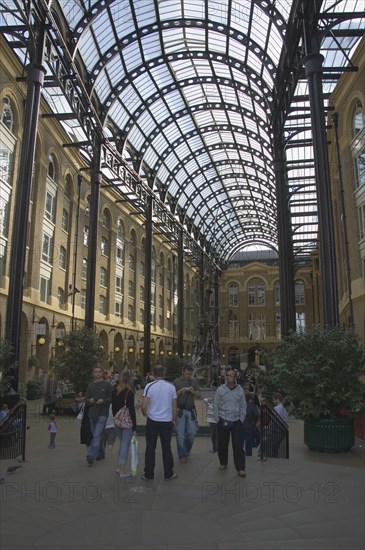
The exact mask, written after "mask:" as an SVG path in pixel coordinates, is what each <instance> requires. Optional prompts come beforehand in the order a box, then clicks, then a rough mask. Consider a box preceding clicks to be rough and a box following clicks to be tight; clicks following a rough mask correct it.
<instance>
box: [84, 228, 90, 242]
mask: <svg viewBox="0 0 365 550" xmlns="http://www.w3.org/2000/svg"><path fill="white" fill-rule="evenodd" d="M83 235H84V236H83V243H84V246H89V228H88V226H87V225H85V226H84V232H83Z"/></svg>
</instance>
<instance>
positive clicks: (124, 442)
mask: <svg viewBox="0 0 365 550" xmlns="http://www.w3.org/2000/svg"><path fill="white" fill-rule="evenodd" d="M115 430H116V432H117V436H118V437H119V440H120V445H119V452H118V464H122V465H123V466H125V464H127V460H128V452H129V447H130V444H131V439H132V428H115Z"/></svg>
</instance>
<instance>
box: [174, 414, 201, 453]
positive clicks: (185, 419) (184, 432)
mask: <svg viewBox="0 0 365 550" xmlns="http://www.w3.org/2000/svg"><path fill="white" fill-rule="evenodd" d="M196 431H197V423H196V420H192V418H191V411H188V410H186V409H180V410H179V414H178V416H177V417H176V424H175V432H176V443H177V455H178V457H179V458H185V457H186V456H187V455H188V454H189V453H190V451H191V448H192V446H193V443H194V438H195V434H196Z"/></svg>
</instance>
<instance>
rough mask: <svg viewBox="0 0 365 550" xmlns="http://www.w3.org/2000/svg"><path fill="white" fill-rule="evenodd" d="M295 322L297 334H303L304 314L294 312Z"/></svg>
mask: <svg viewBox="0 0 365 550" xmlns="http://www.w3.org/2000/svg"><path fill="white" fill-rule="evenodd" d="M295 321H296V330H297V332H303V331H304V330H305V313H304V312H296V314H295Z"/></svg>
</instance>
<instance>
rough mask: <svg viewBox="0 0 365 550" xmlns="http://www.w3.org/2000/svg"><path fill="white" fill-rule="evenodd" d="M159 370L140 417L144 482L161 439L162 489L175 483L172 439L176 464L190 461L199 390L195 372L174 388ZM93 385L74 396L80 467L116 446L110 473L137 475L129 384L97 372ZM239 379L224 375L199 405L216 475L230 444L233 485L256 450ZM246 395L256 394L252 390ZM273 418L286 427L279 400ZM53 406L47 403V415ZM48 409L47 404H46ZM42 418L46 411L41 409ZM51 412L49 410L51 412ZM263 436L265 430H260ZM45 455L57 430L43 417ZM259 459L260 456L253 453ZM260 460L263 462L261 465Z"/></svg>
mask: <svg viewBox="0 0 365 550" xmlns="http://www.w3.org/2000/svg"><path fill="white" fill-rule="evenodd" d="M164 374H165V373H164V368H163V366H162V365H156V367H155V368H154V370H153V373H152V374H150V375H149V377H148V381H147V382H146V384H145V386H144V389H143V396H142V403H141V412H142V414H143V415H144V416H145V417H146V430H145V437H146V449H145V457H144V458H145V463H144V472H143V474H142V479H143V480H144V481H147V482H148V481H152V480H153V479H154V475H155V466H156V464H155V463H156V446H157V441H158V439H160V445H161V450H162V462H163V472H164V478H165V480H167V481H170V480H173V479H175V478H176V477H177V475H176V473H175V472H174V458H173V452H172V449H171V440H172V436H173V432H174V431H175V435H176V447H177V456H178V460H179V462H180V463H181V464H184V463H186V462H187V461H188V459H189V457H190V455H191V451H192V447H193V444H194V438H195V435H196V433H197V431H198V417H197V410H196V405H195V399H201V389H200V386H199V382H198V380H197V379H196V378H194V377H193V367H191V366H184V367H183V369H182V372H181V376H180V377H178V378H177V379H176V380H174V381H173V383H170V382H168V381H166V380H165V379H164ZM92 377H93V381H92V382H90V384H89V385H88V387H87V389H86V392H85V394H82V393H80V394H78V396H77V397H76V402H77V406H78V416H77V418H78V419H79V420H80V421H81V423H80V442H81V444H83V445H85V446H86V462H87V464H88V465H89V466H93V464H94V462H95V461H98V460H103V459H104V458H105V457H106V455H108V454H109V455H110V454H111V452H112V449H113V447H114V444H115V442H116V441H117V440H118V442H119V449H118V457H117V468H116V473H117V474H118V476H119V477H120V478H127V477H130V476H131V475H135V473H136V465H137V462H136V461H137V460H138V459H137V455H136V452H137V440H136V429H137V426H136V423H137V421H136V405H135V384H134V379H133V377H132V376H131V373H130V372H129V371H128V370H126V371H123V372H122V373H121V375H120V376H113V377H110V376H106V375H105V373H104V372H103V369H102V368H101V366H100V365H99V364H96V365H94V367H93V369H92ZM242 381H243V379H242V377H241V376H240V373H239V372H238V371H237V370H235V369H230V370H228V371H227V372H226V373H225V379H224V380H221V381H220V384H219V385H218V386H217V387H216V388H215V391H214V397H213V398H205V399H204V404H205V405H206V407H207V421H208V423H209V429H210V439H211V443H212V449H211V451H210V452H211V453H217V455H218V460H219V464H218V468H219V470H222V471H223V470H226V469H227V467H228V455H229V447H230V443H231V447H232V454H233V463H234V467H235V469H236V470H237V474H238V476H239V477H246V456H252V451H253V448H255V447H256V448H260V444H261V445H264V442H263V441H262V442H260V430H259V426H260V401H259V400H258V398H257V395H256V393H255V392H254V391H249V392H248V393H245V389H244V384H243V382H242ZM249 389H250V390H253V389H254V387H253V386H250V388H249ZM273 399H274V405H275V407H274V409H273V411H274V415H276V416H277V417H278V418H279V419H280V421H281V422H282V423H283V424H285V425H287V423H288V412H287V409H286V406H284V404H283V399H282V396H281V394H279V393H276V394H274V396H273ZM53 404H54V402H53V401H52V407H53ZM47 406H48V403H47ZM45 410H46V407H45ZM51 410H52V409H51ZM266 429H269V427H266ZM270 429H271V436H272V437H271V443H270V448H269V449H268V448H267V445H266V448H265V455H266V456H271V457H277V456H278V451H279V448H280V445H281V442H282V440H283V435H282V432H279V431H275V429H276V428H275V423H274V424H273V427H272V428H270ZM48 431H49V436H50V442H49V448H50V449H54V448H55V439H56V434H57V424H56V420H55V415H54V412H53V410H52V414H51V415H50V417H49V424H48ZM129 454H131V455H132V462H134V464H133V465H132V464H131V471H127V463H128V457H129ZM258 456H259V453H258ZM265 458H266V457H265Z"/></svg>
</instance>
